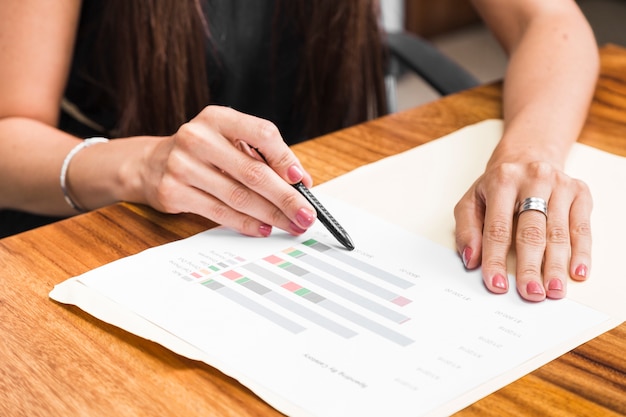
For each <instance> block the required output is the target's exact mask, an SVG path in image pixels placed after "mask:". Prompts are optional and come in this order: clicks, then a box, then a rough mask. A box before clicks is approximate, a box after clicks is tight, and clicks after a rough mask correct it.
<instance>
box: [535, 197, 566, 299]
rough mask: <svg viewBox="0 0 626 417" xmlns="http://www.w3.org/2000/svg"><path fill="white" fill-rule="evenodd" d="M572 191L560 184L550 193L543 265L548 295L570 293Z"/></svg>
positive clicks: (550, 296) (562, 295)
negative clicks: (570, 209) (570, 214)
mask: <svg viewBox="0 0 626 417" xmlns="http://www.w3.org/2000/svg"><path fill="white" fill-rule="evenodd" d="M572 194H573V193H572V192H571V188H569V187H558V186H557V187H555V189H554V191H553V193H552V196H551V197H550V203H549V207H548V216H547V222H546V250H545V259H544V265H543V285H544V288H545V290H546V296H547V297H548V298H555V299H558V298H563V297H565V295H566V293H567V282H568V278H569V277H568V275H569V274H568V270H569V259H570V232H569V208H570V206H571V204H572V199H573V195H572ZM529 214H530V213H529ZM538 214H540V213H538Z"/></svg>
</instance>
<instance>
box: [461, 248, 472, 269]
mask: <svg viewBox="0 0 626 417" xmlns="http://www.w3.org/2000/svg"><path fill="white" fill-rule="evenodd" d="M462 257H463V265H465V267H466V268H467V265H468V264H469V262H470V260H471V259H472V248H470V247H469V246H468V247H466V248H465V249H463V256H462Z"/></svg>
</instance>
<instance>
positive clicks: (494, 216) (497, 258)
mask: <svg viewBox="0 0 626 417" xmlns="http://www.w3.org/2000/svg"><path fill="white" fill-rule="evenodd" d="M497 184H499V185H500V186H501V189H498V190H497V191H493V192H490V193H489V194H488V196H487V201H486V211H485V226H484V229H483V252H482V270H483V280H484V282H485V285H486V286H487V288H488V289H489V290H491V291H492V292H495V293H504V292H506V291H508V285H509V282H508V279H507V263H506V260H507V255H508V253H509V249H510V247H511V243H512V239H513V213H514V209H515V200H516V193H515V190H516V187H508V186H506V185H502V183H501V182H497Z"/></svg>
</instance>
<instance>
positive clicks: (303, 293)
mask: <svg viewBox="0 0 626 417" xmlns="http://www.w3.org/2000/svg"><path fill="white" fill-rule="evenodd" d="M310 292H311V290H307V289H306V288H300V289H299V290H297V291H294V294H298V295H299V296H303V295H305V294H307V293H310Z"/></svg>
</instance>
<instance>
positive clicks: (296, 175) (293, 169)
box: [287, 165, 304, 183]
mask: <svg viewBox="0 0 626 417" xmlns="http://www.w3.org/2000/svg"><path fill="white" fill-rule="evenodd" d="M287 177H288V178H289V181H291V182H292V183H296V182H300V181H302V178H303V177H304V173H302V170H301V169H300V168H299V167H298V166H297V165H292V166H290V167H289V169H288V170H287Z"/></svg>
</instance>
